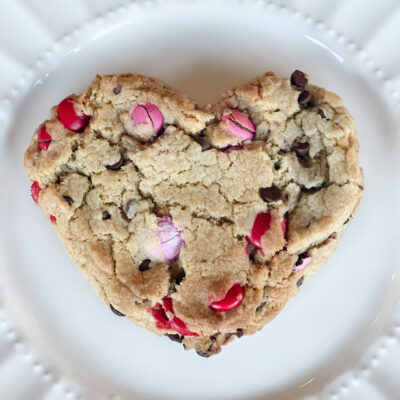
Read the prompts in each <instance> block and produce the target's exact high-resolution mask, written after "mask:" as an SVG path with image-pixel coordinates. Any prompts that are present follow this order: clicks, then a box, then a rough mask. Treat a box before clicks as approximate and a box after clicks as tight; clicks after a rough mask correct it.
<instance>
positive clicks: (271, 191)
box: [258, 185, 282, 202]
mask: <svg viewBox="0 0 400 400" xmlns="http://www.w3.org/2000/svg"><path fill="white" fill-rule="evenodd" d="M258 193H259V195H260V197H261V198H262V199H263V200H264V201H266V202H270V201H278V200H280V199H281V196H282V192H281V189H279V188H278V187H277V186H275V185H272V186H271V187H265V188H260V190H259V191H258Z"/></svg>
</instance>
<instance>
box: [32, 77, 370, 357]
mask: <svg viewBox="0 0 400 400" xmlns="http://www.w3.org/2000/svg"><path fill="white" fill-rule="evenodd" d="M25 168H26V170H27V172H28V175H29V177H30V179H31V180H32V181H33V183H32V187H31V193H32V197H33V200H34V201H35V202H36V203H37V204H38V205H39V206H40V207H41V208H42V209H43V211H44V213H45V214H46V215H47V216H48V217H49V218H50V220H51V223H52V224H53V226H54V228H55V230H56V232H57V234H58V236H59V237H60V239H61V241H62V242H63V244H64V246H65V249H66V251H67V252H68V254H69V255H70V256H71V257H72V259H73V260H74V261H75V263H76V264H77V266H78V267H79V268H80V270H81V271H82V273H83V274H84V275H85V276H86V278H87V279H88V280H89V282H90V283H91V284H92V285H93V287H94V288H95V290H96V292H97V294H98V295H99V297H100V298H101V299H102V300H103V301H104V302H105V303H106V304H107V305H109V307H110V308H111V310H112V311H113V312H114V313H115V314H116V315H118V316H125V315H126V316H127V317H129V318H130V319H131V320H132V321H133V322H135V323H136V324H137V325H140V326H143V327H145V328H147V329H149V330H150V331H153V332H155V333H157V334H158V335H166V336H167V337H169V338H170V339H171V340H173V341H176V342H180V343H183V345H184V347H185V348H186V349H190V348H194V349H195V350H196V351H197V352H198V354H199V355H201V356H205V357H208V356H210V355H212V354H216V353H218V352H219V351H220V350H221V346H222V345H225V344H227V343H229V342H230V341H232V340H233V339H234V338H235V337H236V338H240V337H242V336H243V335H250V334H253V333H255V332H256V331H258V330H259V329H261V328H262V327H263V326H264V325H265V324H266V323H267V322H269V321H270V320H271V319H272V318H274V317H275V316H276V315H277V313H278V312H279V311H280V310H281V309H282V308H283V306H284V305H285V304H286V302H287V301H288V299H289V298H290V297H292V296H294V295H296V294H297V292H298V291H299V288H300V287H301V285H302V283H303V281H304V280H305V279H307V278H308V277H310V276H311V275H312V274H314V273H315V272H316V271H317V270H318V269H319V268H320V267H321V266H322V265H323V264H324V263H325V262H326V261H327V259H328V258H329V256H330V255H331V254H332V252H333V251H334V249H335V248H336V246H337V243H338V241H339V239H340V238H341V236H342V234H343V232H344V230H345V228H346V227H347V222H348V221H349V219H351V218H352V217H353V215H354V213H355V210H356V208H357V206H358V204H359V202H360V199H361V196H362V191H363V186H362V185H363V177H362V171H361V168H360V166H359V163H358V141H357V137H356V131H355V129H354V124H353V119H352V117H351V116H350V114H349V112H348V111H347V110H346V108H344V106H343V103H342V100H341V98H340V97H338V96H337V95H335V94H333V93H331V92H328V91H326V90H325V89H322V88H319V87H316V86H312V85H309V84H308V76H307V75H305V74H304V73H303V72H301V71H295V72H294V73H293V74H292V76H291V77H290V79H286V78H279V77H277V76H275V75H274V74H273V73H271V72H268V73H266V74H264V75H263V76H261V77H258V78H256V79H254V80H252V81H250V82H249V83H247V84H246V85H244V86H241V87H237V88H234V89H231V90H229V91H228V92H227V93H225V94H224V95H223V96H222V98H221V100H220V101H219V102H218V103H216V104H208V105H207V106H205V107H202V108H200V107H198V106H197V105H196V104H195V103H194V102H193V101H191V100H190V99H189V98H187V97H186V96H184V95H182V94H180V93H179V92H177V91H176V90H175V89H173V88H171V87H170V86H168V85H167V84H165V83H163V82H161V81H160V80H157V79H153V78H149V77H146V76H141V75H133V74H125V75H120V76H115V75H107V76H103V77H100V76H97V77H96V78H95V79H94V81H93V82H92V84H91V85H90V87H89V88H88V89H87V90H86V91H85V92H84V93H83V94H81V95H79V96H76V95H71V96H68V97H67V98H66V99H64V100H63V101H61V102H60V104H59V105H58V106H56V107H53V109H52V110H51V118H50V119H49V120H47V121H45V122H44V123H43V124H41V125H40V126H39V127H38V129H37V130H36V131H35V133H34V134H33V137H32V139H31V142H30V145H29V148H28V149H27V150H26V153H25ZM348 240H351V238H348ZM305 323H307V322H305Z"/></svg>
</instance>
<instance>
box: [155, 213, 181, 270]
mask: <svg viewBox="0 0 400 400" xmlns="http://www.w3.org/2000/svg"><path fill="white" fill-rule="evenodd" d="M180 232H181V231H180V230H179V229H178V228H177V227H176V226H175V225H174V223H173V222H172V218H171V217H169V216H166V217H162V218H158V219H157V234H158V237H159V238H160V243H161V249H162V251H163V253H164V256H165V258H166V259H167V260H168V261H170V262H173V261H176V260H177V258H178V257H179V253H180V251H181V249H182V248H183V247H184V246H185V241H184V240H183V239H182V236H181V233H180Z"/></svg>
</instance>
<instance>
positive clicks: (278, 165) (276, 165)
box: [274, 162, 281, 171]
mask: <svg viewBox="0 0 400 400" xmlns="http://www.w3.org/2000/svg"><path fill="white" fill-rule="evenodd" d="M280 167H281V165H280V164H279V163H278V162H276V163H275V164H274V169H275V171H278V170H279V168H280Z"/></svg>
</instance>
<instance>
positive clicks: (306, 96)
mask: <svg viewBox="0 0 400 400" xmlns="http://www.w3.org/2000/svg"><path fill="white" fill-rule="evenodd" d="M297 101H298V103H299V104H300V106H301V107H304V108H305V107H307V106H312V105H313V104H314V103H313V97H312V95H311V93H310V92H309V91H308V90H303V91H302V92H301V93H300V94H299V97H298V98H297Z"/></svg>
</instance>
